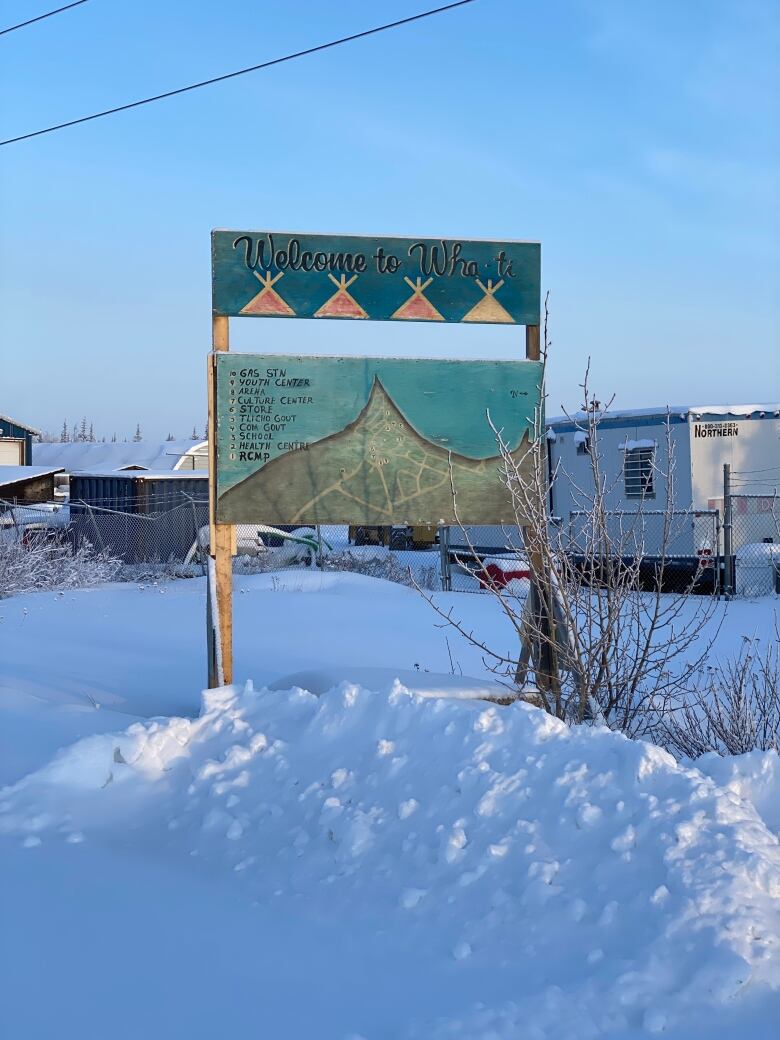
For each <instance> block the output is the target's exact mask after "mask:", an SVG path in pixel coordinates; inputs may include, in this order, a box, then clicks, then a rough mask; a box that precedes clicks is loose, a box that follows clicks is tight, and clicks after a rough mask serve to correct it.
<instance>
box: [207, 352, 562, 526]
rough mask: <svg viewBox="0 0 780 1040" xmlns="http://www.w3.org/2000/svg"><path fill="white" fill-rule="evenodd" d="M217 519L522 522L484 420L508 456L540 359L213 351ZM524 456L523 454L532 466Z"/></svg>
mask: <svg viewBox="0 0 780 1040" xmlns="http://www.w3.org/2000/svg"><path fill="white" fill-rule="evenodd" d="M213 360H214V365H215V369H216V371H215V378H216V388H215V398H216V421H217V436H216V519H217V522H218V523H222V524H237V523H253V522H259V521H262V522H263V523H269V524H295V525H299V524H389V523H409V524H439V523H445V524H452V523H454V522H455V515H454V507H453V494H452V487H451V480H452V483H454V488H455V494H456V496H457V507H458V514H459V518H460V521H461V523H464V524H501V523H510V524H514V523H516V522H517V518H516V517H515V514H514V512H513V510H512V503H511V500H510V496H509V493H508V492H507V489H506V488H505V487H504V485H503V483H502V480H501V471H502V460H501V458H500V453H499V449H498V444H497V438H496V434H495V432H494V430H493V429H492V428H491V423H492V425H493V426H494V427H495V428H496V430H498V431H500V432H501V438H502V440H503V441H504V443H505V444H506V445H507V446H508V447H509V448H510V449H511V450H512V452H513V454H514V456H515V458H516V459H517V460H522V459H523V458H524V457H525V455H526V453H527V450H528V446H529V442H530V440H531V438H532V437H533V434H534V418H535V412H536V409H537V408H538V407H539V404H540V383H541V379H542V366H541V364H540V363H539V362H536V361H441V360H431V359H401V358H365V357H339V358H330V357H288V356H280V355H256V354H230V353H217V354H215V355H213ZM529 462H530V460H529Z"/></svg>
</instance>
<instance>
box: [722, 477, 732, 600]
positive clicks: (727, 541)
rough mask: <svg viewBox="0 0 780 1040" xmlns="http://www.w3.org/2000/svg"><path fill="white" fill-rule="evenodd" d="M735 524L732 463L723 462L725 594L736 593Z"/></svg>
mask: <svg viewBox="0 0 780 1040" xmlns="http://www.w3.org/2000/svg"><path fill="white" fill-rule="evenodd" d="M732 538H733V524H732V513H731V465H730V463H728V462H724V463H723V594H724V596H725V597H726V599H730V598H731V597H732V596H733V595H734V556H733V554H732Z"/></svg>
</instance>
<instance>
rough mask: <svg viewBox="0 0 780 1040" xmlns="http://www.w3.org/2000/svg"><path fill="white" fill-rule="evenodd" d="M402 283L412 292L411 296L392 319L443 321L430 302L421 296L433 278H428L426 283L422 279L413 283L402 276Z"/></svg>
mask: <svg viewBox="0 0 780 1040" xmlns="http://www.w3.org/2000/svg"><path fill="white" fill-rule="evenodd" d="M404 281H405V282H406V284H407V285H408V286H409V288H410V289H411V290H412V295H411V296H410V297H409V299H408V300H407V301H406V303H402V304H401V306H400V307H399V308H398V310H397V311H396V312H395V313H394V314H393V315H392V317H393V318H405V319H406V320H407V321H444V318H443V317H442V316H441V314H439V312H438V311H437V310H436V308H435V307H434V306H433V304H432V303H431V301H430V300H429V299H428V298H427V297H425V296H423V293H424V292H425V290H426V289H427V288H428V286H429V285H430V284H431V282H432V281H433V278H429V279H428V281H427V282H423V280H422V278H418V279H417V282H416V283H415V282H413V281H412V280H411V278H407V277H406V276H405V275H404Z"/></svg>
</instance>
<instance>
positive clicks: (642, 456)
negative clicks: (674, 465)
mask: <svg viewBox="0 0 780 1040" xmlns="http://www.w3.org/2000/svg"><path fill="white" fill-rule="evenodd" d="M654 469H655V448H645V447H642V448H626V449H625V459H624V462H623V479H624V480H625V489H626V498H655V485H654V483H653V471H654Z"/></svg>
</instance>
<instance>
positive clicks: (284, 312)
mask: <svg viewBox="0 0 780 1040" xmlns="http://www.w3.org/2000/svg"><path fill="white" fill-rule="evenodd" d="M252 274H253V275H254V276H255V278H256V279H257V280H258V281H259V282H260V283H261V284H262V286H263V288H262V289H261V290H260V292H259V293H258V294H257V296H253V297H252V299H251V300H250V301H249V303H248V304H247V305H246V307H242V308H241V310H240V311H239V314H250V315H251V314H255V315H258V314H262V315H268V316H269V317H277V318H290V317H295V311H294V310H293V309H292V307H291V306H290V305H289V303H287V301H286V300H283V299H282V297H281V296H280V295H279V293H278V292H277V291H276V289H274V288H273V286H274V285H276V283H277V282H278V281H279V279H280V278H283V277H284V271H280V272H279V274H277V275H275V276H274V277H273V278H272V277H271V272H270V271H269V272H268V274H267V275H262V274H261V273H260V272H259V271H253V272H252Z"/></svg>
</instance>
